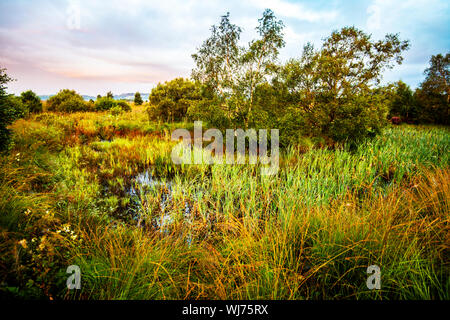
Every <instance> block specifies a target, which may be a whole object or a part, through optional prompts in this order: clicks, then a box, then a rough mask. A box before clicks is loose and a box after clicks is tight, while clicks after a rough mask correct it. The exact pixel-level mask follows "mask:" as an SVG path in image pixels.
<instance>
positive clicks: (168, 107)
mask: <svg viewBox="0 0 450 320" xmlns="http://www.w3.org/2000/svg"><path fill="white" fill-rule="evenodd" d="M200 99H201V92H200V86H199V85H198V83H196V82H192V81H190V80H186V79H183V78H176V79H174V80H172V81H168V82H165V83H164V84H161V83H159V84H158V85H157V86H156V87H155V88H153V89H152V92H151V93H150V96H149V101H150V103H151V104H153V105H155V106H156V108H154V109H152V108H150V109H147V110H151V111H152V112H155V113H156V114H155V115H153V116H156V117H157V118H158V119H160V120H164V121H167V122H169V121H172V122H173V121H181V120H182V119H183V118H184V117H185V116H186V113H187V111H188V108H189V107H190V106H191V105H192V103H193V102H195V101H198V100H200ZM149 116H152V115H150V114H149Z"/></svg>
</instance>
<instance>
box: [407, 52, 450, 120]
mask: <svg viewBox="0 0 450 320" xmlns="http://www.w3.org/2000/svg"><path fill="white" fill-rule="evenodd" d="M449 65H450V53H447V54H446V55H445V56H443V55H442V54H438V55H435V56H432V57H431V59H430V67H429V68H427V69H426V70H425V72H424V73H425V75H426V78H425V80H424V82H422V83H421V85H420V87H419V88H418V89H417V90H416V92H415V94H414V96H415V98H416V100H417V102H418V104H419V107H420V119H421V121H422V122H434V123H440V124H449V123H450V111H449V109H450V108H449V105H450V102H449V101H450V70H449Z"/></svg>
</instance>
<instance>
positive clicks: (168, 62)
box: [0, 0, 450, 94]
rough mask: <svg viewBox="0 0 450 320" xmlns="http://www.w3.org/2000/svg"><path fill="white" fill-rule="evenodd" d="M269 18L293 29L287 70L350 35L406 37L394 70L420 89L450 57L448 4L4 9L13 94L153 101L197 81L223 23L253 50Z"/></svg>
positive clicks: (9, 3)
mask: <svg viewBox="0 0 450 320" xmlns="http://www.w3.org/2000/svg"><path fill="white" fill-rule="evenodd" d="M266 8H270V9H272V10H273V11H274V12H275V14H276V15H277V17H278V18H280V19H282V20H283V21H284V23H285V25H286V28H285V30H284V32H285V40H286V48H284V49H283V50H282V51H281V59H282V60H286V59H287V58H289V57H293V56H298V55H299V54H300V52H301V47H302V45H304V44H305V43H306V42H308V41H311V42H313V43H314V44H316V45H320V42H321V39H322V38H324V37H326V36H328V35H329V34H330V32H331V31H332V30H335V29H339V28H341V27H343V26H346V25H355V26H356V27H359V28H362V29H364V30H365V31H368V32H370V33H373V34H374V37H379V36H382V35H384V34H385V33H387V32H394V33H395V32H400V33H401V36H402V37H403V38H409V39H411V40H412V49H411V50H410V52H408V53H407V55H406V59H405V65H406V66H407V68H401V69H394V71H397V72H400V73H401V74H399V75H398V77H400V76H402V75H403V74H405V75H406V74H407V75H408V77H409V78H410V79H413V78H414V77H413V76H412V75H411V74H412V73H415V74H416V75H417V76H416V77H415V78H414V79H416V78H417V79H418V78H419V77H421V76H422V71H423V70H419V68H421V67H422V66H423V65H424V64H426V63H427V61H428V59H429V56H430V55H431V54H435V53H438V52H439V51H444V50H448V48H449V47H450V44H449V39H448V37H447V33H448V31H447V28H448V24H449V18H448V17H449V16H450V15H449V9H448V4H447V2H446V1H444V0H442V1H439V0H428V1H425V0H417V1H412V0H405V1H404V2H393V1H387V0H374V1H369V0H365V1H363V2H359V1H344V0H333V1H331V2H330V1H324V0H318V1H315V2H310V1H306V0H304V1H297V2H293V1H290V0H249V1H236V0H232V1H219V0H210V1H195V0H184V1H181V0H164V1H160V0H158V1H155V0H154V1H148V0H131V1H121V0H110V1H108V2H105V1H98V0H66V1H51V0H35V1H31V0H3V1H1V2H0V65H2V66H6V67H7V68H8V71H9V72H11V73H12V74H13V75H14V76H15V77H16V78H18V80H19V81H17V82H15V83H14V84H12V85H11V86H10V89H11V90H15V91H16V92H20V91H22V90H25V89H28V88H31V89H35V88H36V90H42V91H41V93H52V92H55V91H57V90H58V89H60V88H61V86H63V87H71V88H74V89H77V90H79V91H82V92H83V93H86V94H96V93H99V92H100V91H102V90H105V89H107V88H108V86H109V87H112V89H114V90H126V91H129V92H131V91H135V90H140V91H144V90H143V87H144V89H145V88H146V89H145V91H149V90H150V88H151V86H152V85H154V84H156V83H157V82H159V81H165V80H169V79H171V78H174V77H176V76H185V77H187V76H189V74H190V70H191V68H192V67H193V61H192V59H191V54H192V53H194V52H195V50H196V48H197V47H199V46H200V45H201V44H202V42H203V40H205V39H206V38H207V37H208V36H209V34H210V27H211V25H213V24H217V23H218V22H219V19H220V16H221V15H223V14H225V13H226V12H228V11H229V12H230V14H231V20H232V22H233V23H236V24H238V25H239V26H241V27H242V29H243V34H242V37H241V40H242V44H245V43H247V42H248V41H249V40H251V39H252V38H253V37H255V36H256V32H255V27H256V25H257V20H258V18H260V16H261V14H262V12H263V11H264V9H266ZM77 13H79V17H77V18H76V19H74V17H73V15H74V14H75V15H76V14H77ZM413 70H414V71H413ZM394 71H393V72H394ZM394 76H395V74H394ZM411 81H412V82H411V83H410V84H412V85H414V84H416V83H415V82H414V81H416V80H411ZM416 82H417V81H416ZM106 91H108V90H106Z"/></svg>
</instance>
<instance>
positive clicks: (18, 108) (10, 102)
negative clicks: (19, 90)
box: [0, 68, 29, 152]
mask: <svg viewBox="0 0 450 320" xmlns="http://www.w3.org/2000/svg"><path fill="white" fill-rule="evenodd" d="M5 71H6V69H4V68H0V152H2V151H5V150H7V149H8V148H9V147H10V142H11V132H10V130H9V129H8V128H7V127H8V125H10V124H11V123H13V122H14V121H15V120H17V119H19V118H23V117H25V116H27V115H28V113H29V111H28V108H27V107H26V106H25V105H24V104H23V103H22V99H21V98H19V97H16V96H14V95H12V94H11V95H8V94H7V93H6V89H7V87H6V84H7V83H8V82H11V81H13V80H14V79H12V78H11V77H9V76H8V74H6V72H5Z"/></svg>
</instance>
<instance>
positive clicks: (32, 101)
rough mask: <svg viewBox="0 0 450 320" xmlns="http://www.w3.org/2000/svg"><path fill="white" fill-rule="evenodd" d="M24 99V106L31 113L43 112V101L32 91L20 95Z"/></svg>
mask: <svg viewBox="0 0 450 320" xmlns="http://www.w3.org/2000/svg"><path fill="white" fill-rule="evenodd" d="M20 97H21V98H22V103H23V105H24V106H25V107H26V108H27V109H28V111H29V112H31V113H38V112H42V102H41V99H40V98H39V97H38V96H37V95H36V94H35V93H34V92H33V91H31V90H28V91H25V92H22V94H21V95H20Z"/></svg>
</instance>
